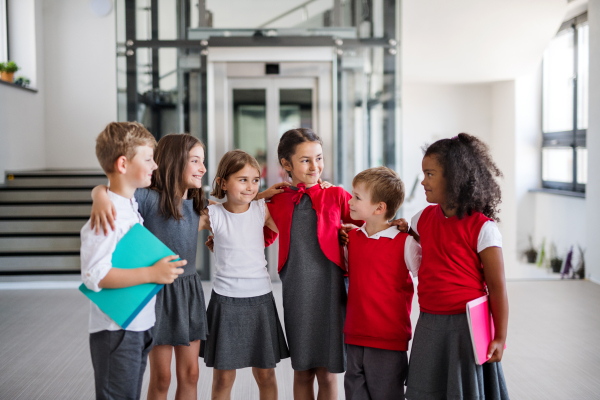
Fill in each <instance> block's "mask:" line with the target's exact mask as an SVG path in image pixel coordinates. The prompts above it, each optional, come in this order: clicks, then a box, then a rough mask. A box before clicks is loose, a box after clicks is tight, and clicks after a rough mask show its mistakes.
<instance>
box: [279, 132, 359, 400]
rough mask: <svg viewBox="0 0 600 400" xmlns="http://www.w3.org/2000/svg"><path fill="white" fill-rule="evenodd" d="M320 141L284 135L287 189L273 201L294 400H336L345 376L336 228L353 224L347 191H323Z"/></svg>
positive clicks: (314, 137) (282, 154) (342, 287)
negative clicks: (341, 375)
mask: <svg viewBox="0 0 600 400" xmlns="http://www.w3.org/2000/svg"><path fill="white" fill-rule="evenodd" d="M321 145H322V142H321V139H320V138H319V137H318V136H317V135H316V134H315V133H314V132H313V131H312V130H310V129H304V128H301V129H292V130H289V131H287V132H286V133H284V134H283V136H282V137H281V140H280V141H279V146H278V149H277V154H278V158H279V161H280V163H281V166H282V167H283V168H284V169H285V170H286V171H287V173H288V175H289V176H290V177H291V179H292V186H291V187H289V188H285V189H284V192H283V193H281V194H278V195H275V196H274V197H273V198H272V199H271V202H270V203H268V207H269V212H270V213H271V216H272V217H273V220H274V221H275V224H276V225H277V228H278V230H279V263H278V269H279V274H280V277H281V281H282V290H283V308H284V323H285V331H286V336H287V339H288V344H289V349H290V356H291V360H292V368H293V369H294V399H296V400H301V399H313V398H314V391H313V385H314V379H315V377H316V378H317V381H318V384H319V393H318V397H319V399H323V400H325V399H337V377H336V376H335V374H337V373H343V372H344V371H345V370H346V353H345V348H344V334H343V329H344V321H345V318H346V299H347V298H346V289H345V285H344V269H343V264H342V258H341V247H340V244H339V239H338V230H339V228H340V226H341V221H342V220H343V221H344V222H345V223H355V224H362V223H361V222H360V221H354V220H352V219H351V218H350V210H349V208H348V200H349V199H350V198H352V196H351V195H350V193H348V192H346V191H345V190H344V189H342V188H339V187H331V188H329V189H326V190H324V189H322V188H321V187H320V185H319V184H318V182H319V178H320V176H321V174H322V172H323V148H322V146H321Z"/></svg>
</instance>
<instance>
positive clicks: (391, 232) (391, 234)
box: [359, 222, 400, 239]
mask: <svg viewBox="0 0 600 400" xmlns="http://www.w3.org/2000/svg"><path fill="white" fill-rule="evenodd" d="M359 230H360V231H362V232H363V233H364V234H365V236H366V237H368V238H369V239H379V238H380V237H385V238H389V239H393V238H395V237H396V235H397V234H399V233H400V231H399V230H398V228H397V227H395V226H390V227H389V228H387V229H384V230H382V231H379V232H377V233H376V234H374V235H373V236H369V234H368V233H367V223H366V222H365V223H364V224H363V226H361V227H360V228H359Z"/></svg>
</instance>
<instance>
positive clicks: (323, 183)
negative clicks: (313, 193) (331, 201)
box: [319, 178, 335, 189]
mask: <svg viewBox="0 0 600 400" xmlns="http://www.w3.org/2000/svg"><path fill="white" fill-rule="evenodd" d="M319 186H321V189H329V188H330V187H334V186H335V185H332V184H331V183H329V182H327V181H322V180H321V178H319Z"/></svg>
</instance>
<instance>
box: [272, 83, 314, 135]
mask: <svg viewBox="0 0 600 400" xmlns="http://www.w3.org/2000/svg"><path fill="white" fill-rule="evenodd" d="M312 106H313V104H312V90H311V89H280V90H279V136H281V135H283V134H284V133H285V132H286V131H288V130H290V129H294V128H313V126H312Z"/></svg>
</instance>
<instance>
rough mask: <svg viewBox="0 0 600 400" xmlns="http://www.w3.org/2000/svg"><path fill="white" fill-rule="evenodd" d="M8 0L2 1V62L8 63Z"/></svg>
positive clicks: (0, 53) (0, 7)
mask: <svg viewBox="0 0 600 400" xmlns="http://www.w3.org/2000/svg"><path fill="white" fill-rule="evenodd" d="M7 20H8V19H7V15H6V0H0V62H5V61H8V23H7Z"/></svg>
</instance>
